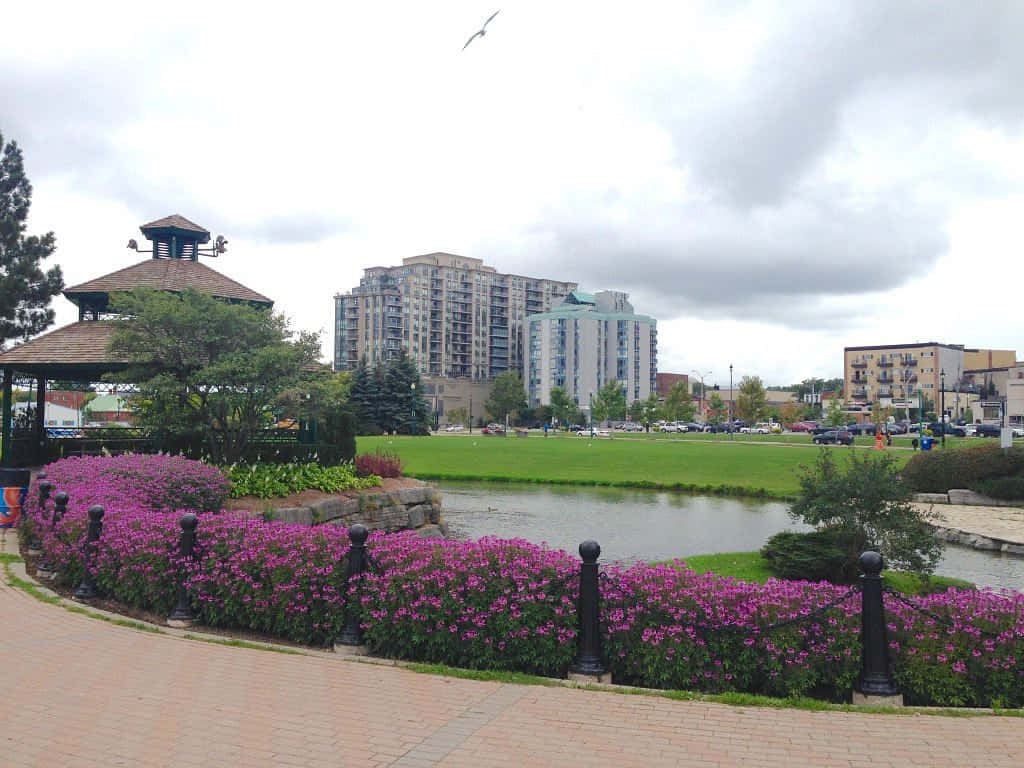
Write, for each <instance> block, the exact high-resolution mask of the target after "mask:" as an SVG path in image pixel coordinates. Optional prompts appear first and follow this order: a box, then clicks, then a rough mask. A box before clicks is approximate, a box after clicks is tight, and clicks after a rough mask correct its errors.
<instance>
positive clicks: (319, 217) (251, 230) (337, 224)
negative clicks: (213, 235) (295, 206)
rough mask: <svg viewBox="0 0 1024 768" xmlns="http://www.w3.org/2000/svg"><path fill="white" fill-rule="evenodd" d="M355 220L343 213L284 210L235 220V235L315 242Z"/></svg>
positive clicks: (287, 242)
mask: <svg viewBox="0 0 1024 768" xmlns="http://www.w3.org/2000/svg"><path fill="white" fill-rule="evenodd" d="M351 227H352V222H351V221H350V220H349V219H348V218H347V217H343V216H330V215H327V214H317V213H306V212H296V213H294V214H291V215H287V214H280V215H277V216H270V217H266V218H261V219H259V220H242V221H236V222H234V223H233V224H232V225H231V227H230V231H231V233H232V235H233V236H235V237H240V238H251V239H254V240H261V241H264V242H269V243H272V244H274V245H301V244H304V243H315V242H319V241H321V240H326V239H328V238H331V237H335V236H337V235H340V234H343V233H345V232H347V231H349V230H350V229H351Z"/></svg>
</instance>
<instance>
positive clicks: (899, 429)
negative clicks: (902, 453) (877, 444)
mask: <svg viewBox="0 0 1024 768" xmlns="http://www.w3.org/2000/svg"><path fill="white" fill-rule="evenodd" d="M885 431H886V432H888V433H889V434H890V435H905V434H907V425H906V424H886V425H885Z"/></svg>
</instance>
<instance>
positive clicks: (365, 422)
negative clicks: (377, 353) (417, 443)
mask: <svg viewBox="0 0 1024 768" xmlns="http://www.w3.org/2000/svg"><path fill="white" fill-rule="evenodd" d="M379 398H380V390H379V388H378V386H377V377H376V376H375V375H374V372H373V371H372V370H370V368H369V366H367V364H366V358H362V359H361V360H360V361H359V365H358V366H356V369H355V371H354V372H353V374H352V388H351V390H350V392H349V401H350V402H351V403H352V411H353V412H354V413H355V417H356V424H357V427H356V429H357V431H358V432H359V434H361V435H373V434H379V433H380V431H381V430H382V429H383V426H382V425H381V424H379V423H378V422H377V410H378V402H377V401H378V399H379Z"/></svg>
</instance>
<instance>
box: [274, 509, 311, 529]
mask: <svg viewBox="0 0 1024 768" xmlns="http://www.w3.org/2000/svg"><path fill="white" fill-rule="evenodd" d="M270 516H271V517H272V518H273V519H274V520H280V521H281V522H284V523H299V524H300V525H312V524H313V510H312V509H310V508H309V507H282V508H281V509H275V510H273V511H272V512H271V515H270Z"/></svg>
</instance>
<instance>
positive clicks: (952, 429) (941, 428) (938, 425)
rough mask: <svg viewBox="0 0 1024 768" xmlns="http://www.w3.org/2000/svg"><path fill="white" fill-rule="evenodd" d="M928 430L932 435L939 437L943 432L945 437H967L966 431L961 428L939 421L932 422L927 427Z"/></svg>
mask: <svg viewBox="0 0 1024 768" xmlns="http://www.w3.org/2000/svg"><path fill="white" fill-rule="evenodd" d="M928 429H930V430H931V431H932V434H933V435H936V436H939V435H941V434H942V433H943V432H945V433H946V434H947V435H956V436H957V437H967V430H966V429H964V428H963V427H960V426H957V425H956V424H943V423H942V422H941V421H933V422H932V423H931V424H929V425H928Z"/></svg>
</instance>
